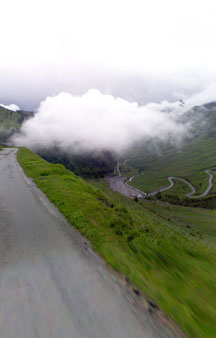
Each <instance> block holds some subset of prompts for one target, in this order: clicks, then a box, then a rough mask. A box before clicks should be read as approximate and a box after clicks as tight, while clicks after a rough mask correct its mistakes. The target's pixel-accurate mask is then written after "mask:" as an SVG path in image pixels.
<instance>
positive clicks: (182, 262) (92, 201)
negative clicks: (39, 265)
mask: <svg viewBox="0 0 216 338" xmlns="http://www.w3.org/2000/svg"><path fill="white" fill-rule="evenodd" d="M18 161H19V163H20V164H21V166H22V167H23V169H24V171H25V173H26V174H27V175H28V176H30V177H32V178H33V180H34V182H35V183H36V184H37V186H38V187H39V188H40V189H41V190H42V191H43V192H44V193H45V194H46V195H47V196H48V198H49V199H50V200H51V201H52V202H53V203H54V204H55V205H56V206H57V207H58V208H59V210H60V211H61V212H62V213H63V214H64V215H65V217H66V218H67V220H68V221H69V223H71V224H73V225H74V226H75V227H76V228H77V229H78V230H79V231H80V232H81V233H82V234H83V235H85V236H86V237H87V238H88V239H89V240H90V241H91V243H92V245H93V247H94V249H95V250H97V251H98V252H99V253H100V254H101V255H102V256H103V257H104V259H105V260H106V261H107V262H108V263H109V264H110V265H111V266H112V267H113V268H115V269H116V270H117V271H119V272H121V273H122V274H124V275H125V276H127V277H128V278H129V279H130V280H131V281H132V283H133V284H134V285H136V286H137V287H138V288H139V289H140V290H141V291H142V292H143V293H144V294H145V295H147V296H148V297H149V298H150V299H152V300H153V301H154V302H156V303H157V304H158V306H159V307H160V308H161V309H162V310H163V311H165V312H166V313H167V314H169V315H170V316H171V317H172V318H173V319H174V320H176V321H177V322H178V324H179V325H180V326H181V328H182V329H183V330H184V331H185V333H186V334H187V335H188V336H190V337H196V338H197V337H215V336H216V322H215V309H216V299H215V293H216V283H215V276H216V266H215V260H216V250H215V243H216V242H215V224H214V222H213V221H212V220H213V219H215V216H216V214H215V211H210V210H207V211H206V210H205V211H203V210H202V209H199V212H200V215H201V217H200V218H199V217H198V216H199V214H195V216H194V213H193V209H190V208H187V210H190V212H189V211H188V214H186V212H185V208H183V209H173V206H168V205H166V206H167V207H166V208H164V205H162V204H160V203H157V202H154V201H142V203H136V202H135V201H133V200H130V199H127V198H126V197H124V196H121V195H120V194H118V193H114V192H111V191H110V190H109V189H108V187H107V185H106V184H105V183H104V182H100V181H99V182H98V183H95V185H94V186H93V185H92V184H89V183H87V182H86V181H84V180H83V179H81V178H79V177H77V176H75V175H74V174H73V173H72V172H71V171H69V170H67V169H65V168H64V167H63V166H62V165H59V164H50V163H48V162H46V161H45V160H43V159H41V158H40V157H39V156H37V155H36V154H34V153H32V152H31V151H29V150H28V149H24V148H21V149H19V151H18ZM159 206H160V207H159ZM168 207H169V209H168ZM175 208H176V207H175ZM178 208H181V207H178ZM197 211H198V210H196V212H197ZM181 213H183V214H184V217H183V216H182V215H181ZM206 224H207V225H206ZM188 225H189V226H190V227H191V228H188V227H187V226H188ZM198 231H199V233H198ZM191 233H193V235H191Z"/></svg>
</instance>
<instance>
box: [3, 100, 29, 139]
mask: <svg viewBox="0 0 216 338" xmlns="http://www.w3.org/2000/svg"><path fill="white" fill-rule="evenodd" d="M32 116H33V112H27V111H24V110H17V111H13V110H10V109H7V108H4V107H1V106H0V142H3V143H4V142H6V141H7V140H8V138H9V137H10V136H11V135H12V134H13V133H14V132H16V131H18V130H19V129H20V126H21V124H22V123H23V121H25V120H27V119H28V118H30V117H32Z"/></svg>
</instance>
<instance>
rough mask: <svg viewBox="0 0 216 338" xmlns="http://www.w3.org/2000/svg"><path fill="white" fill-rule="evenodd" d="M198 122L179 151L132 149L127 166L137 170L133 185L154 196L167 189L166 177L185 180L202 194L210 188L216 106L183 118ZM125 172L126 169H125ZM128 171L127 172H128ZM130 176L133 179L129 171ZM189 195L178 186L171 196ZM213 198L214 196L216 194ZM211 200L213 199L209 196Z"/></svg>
mask: <svg viewBox="0 0 216 338" xmlns="http://www.w3.org/2000/svg"><path fill="white" fill-rule="evenodd" d="M191 119H192V120H193V121H195V123H194V125H193V133H192V135H193V137H192V138H190V139H187V140H186V141H185V143H184V145H183V147H180V148H173V147H171V146H170V145H169V146H168V145H161V147H159V149H158V148H157V150H155V151H154V148H153V147H152V148H149V147H146V146H145V145H140V146H139V147H137V148H135V149H133V153H132V152H131V153H130V154H129V157H128V159H129V160H128V162H127V165H130V166H131V172H132V170H134V169H132V168H136V169H138V171H139V173H141V172H142V174H139V175H138V176H136V177H135V179H134V180H133V181H132V183H131V184H132V185H133V186H135V187H137V188H140V189H141V190H143V191H146V192H151V191H154V190H156V189H159V188H162V187H165V186H167V185H168V181H167V177H169V176H177V177H183V178H186V179H187V180H188V181H190V182H191V183H192V184H193V185H194V186H195V188H196V190H197V194H202V193H203V192H204V191H205V189H206V186H207V184H208V176H207V175H206V174H205V173H204V170H205V169H213V170H214V169H215V168H216V102H212V103H209V104H206V105H203V106H200V107H194V108H193V109H191V110H190V111H189V112H187V113H186V114H185V115H184V122H187V121H189V120H191ZM122 168H123V169H124V165H122ZM127 171H128V168H127ZM127 175H130V170H129V173H128V174H127ZM187 192H188V187H187V186H186V185H185V184H178V188H177V189H176V187H174V188H173V189H171V190H169V194H171V195H172V194H173V195H176V194H177V195H178V196H179V197H183V196H184V195H185V193H187ZM213 195H214V193H213ZM209 196H211V195H209Z"/></svg>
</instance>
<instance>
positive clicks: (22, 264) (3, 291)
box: [0, 149, 177, 338]
mask: <svg viewBox="0 0 216 338" xmlns="http://www.w3.org/2000/svg"><path fill="white" fill-rule="evenodd" d="M139 297H140V296H137V295H136V294H135V293H133V291H132V289H131V288H129V287H128V286H127V285H126V284H124V283H123V278H122V279H120V278H118V276H117V275H116V274H114V273H113V272H111V271H110V269H107V267H106V265H105V264H104V263H103V261H102V260H101V259H100V258H99V257H98V256H97V255H96V254H95V253H94V252H93V250H92V249H91V248H90V246H89V244H88V243H87V242H86V240H85V239H84V238H83V237H81V235H80V234H79V233H78V232H77V231H76V230H74V229H73V227H72V226H70V225H69V224H68V223H67V222H66V220H65V219H64V217H63V216H62V215H61V214H60V213H59V212H58V211H57V209H56V208H55V207H54V206H53V205H52V204H51V203H50V202H49V201H48V200H47V199H46V197H45V196H44V194H43V193H41V191H40V190H39V189H37V188H36V186H35V185H34V184H33V183H32V181H31V180H30V179H29V178H27V177H26V176H25V175H24V173H23V171H22V169H21V168H20V166H19V164H18V163H17V161H16V149H5V150H3V151H1V152H0V337H1V338H60V337H62V338H121V337H122V338H132V337H133V338H136V337H137V338H142V337H166V338H167V337H177V333H176V328H173V327H172V325H168V323H170V322H169V321H168V320H166V319H163V316H161V315H160V314H157V311H156V310H155V311H154V306H153V307H152V308H151V307H150V308H148V307H146V308H145V306H141V302H139V301H138V300H136V299H138V298H139ZM159 312H160V311H158V313H159ZM165 323H166V325H165Z"/></svg>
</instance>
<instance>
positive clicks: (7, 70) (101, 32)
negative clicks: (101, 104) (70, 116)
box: [0, 0, 216, 106]
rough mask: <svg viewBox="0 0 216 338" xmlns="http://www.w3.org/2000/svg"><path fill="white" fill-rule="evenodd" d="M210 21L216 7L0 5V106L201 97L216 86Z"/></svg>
mask: <svg viewBox="0 0 216 338" xmlns="http://www.w3.org/2000/svg"><path fill="white" fill-rule="evenodd" d="M215 16H216V1H215V0H196V1H195V0H187V1H186V0H181V1H180V0H163V1H162V0H147V1H146V0H131V1H130V0H107V1H105V0H76V1H74V0H59V1H56V0H52V1H50V0H42V1H41V0H37V1H35V0H34V1H33V0H19V1H17V0H7V1H2V2H1V20H0V41H1V53H0V101H1V102H0V103H4V104H11V103H14V104H19V105H20V103H21V104H22V103H23V105H24V106H25V100H26V102H28V105H31V101H32V106H34V105H37V100H40V98H45V97H46V95H47V94H49V95H50V94H58V93H60V92H61V91H63V90H64V91H65V90H66V91H70V92H73V91H74V92H77V91H81V92H82V91H85V90H86V89H89V88H91V87H96V88H98V89H101V90H102V91H103V90H104V91H106V92H109V91H110V93H114V94H115V93H117V94H118V95H120V96H121V91H122V96H129V97H128V99H133V96H136V95H137V100H142V95H144V94H142V92H145V94H146V96H147V99H146V100H148V97H149V100H152V97H153V98H154V96H156V99H157V95H158V99H165V98H166V95H167V96H169V90H170V88H172V94H170V97H171V98H172V97H173V95H174V94H173V93H174V92H181V93H183V92H184V89H185V91H186V92H193V91H194V92H195V91H196V90H197V89H204V86H205V85H209V84H211V83H212V82H216V75H215V74H216V62H215V60H216V44H215V35H216V20H215ZM166 83H167V89H166V90H165V87H164V86H166ZM198 87H200V88H198ZM130 96H131V98H130ZM13 99H14V100H13ZM12 100H13V102H12Z"/></svg>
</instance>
